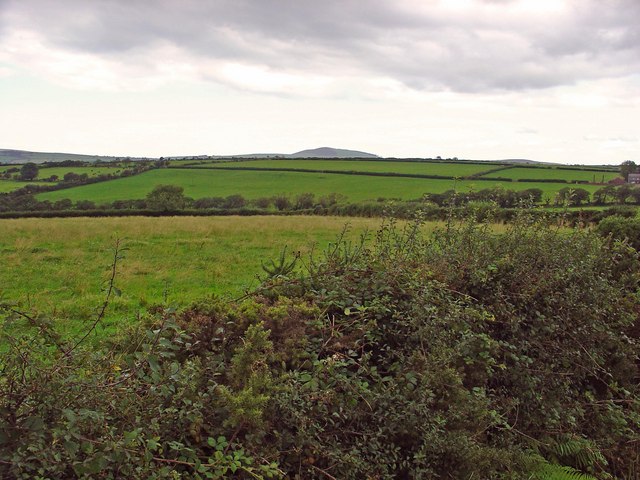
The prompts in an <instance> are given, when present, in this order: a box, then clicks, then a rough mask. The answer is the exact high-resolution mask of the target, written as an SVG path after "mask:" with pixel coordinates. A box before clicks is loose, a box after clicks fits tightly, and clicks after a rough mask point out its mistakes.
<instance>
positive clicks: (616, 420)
mask: <svg viewBox="0 0 640 480" xmlns="http://www.w3.org/2000/svg"><path fill="white" fill-rule="evenodd" d="M114 258H115V261H117V259H118V256H117V254H116V256H115V257H114ZM264 270H265V273H266V274H267V278H266V279H265V281H264V283H263V284H262V285H261V287H260V288H259V289H258V290H257V291H256V292H254V293H253V294H251V295H248V296H246V297H244V298H242V299H240V300H236V301H229V300H226V299H221V298H218V297H209V298H205V299H202V300H201V301H199V302H196V303H194V304H192V305H191V306H189V307H188V308H185V309H182V310H180V311H173V310H171V309H169V308H166V307H157V308H156V309H155V310H153V311H152V313H151V314H150V315H149V316H148V317H146V318H144V319H141V322H140V323H138V324H137V325H135V326H132V327H131V328H130V329H129V330H128V331H126V332H121V334H120V335H119V336H117V337H113V338H111V339H110V340H109V341H107V342H105V343H104V344H103V345H102V346H101V347H99V348H95V347H89V346H87V345H85V343H86V342H84V341H83V338H82V337H80V338H78V339H76V340H75V341H74V340H73V339H71V340H66V339H63V338H61V337H60V336H59V335H57V334H56V332H55V330H54V326H53V325H55V323H50V322H46V321H44V320H43V319H42V318H40V317H37V316H35V317H34V316H31V315H29V316H28V317H25V315H24V314H23V312H20V310H19V309H18V308H17V307H15V306H12V305H9V304H4V306H3V312H4V318H5V323H7V324H12V325H13V327H12V328H7V329H5V330H4V332H5V333H4V334H3V335H4V336H3V338H2V341H3V342H6V344H7V345H8V351H7V353H6V354H5V355H4V356H3V357H2V359H1V360H0V477H2V478H9V479H14V478H16V479H17V478H25V479H26V478H41V479H45V478H51V479H58V478H60V479H63V478H65V479H66V478H152V479H163V478H167V479H172V478H185V479H188V478H193V479H196V478H254V479H255V478H285V477H286V478H298V479H314V478H318V479H321V478H324V479H336V478H340V479H343V478H345V479H351V478H353V479H360V478H369V479H392V478H420V479H424V478H441V479H451V478H454V479H471V478H474V479H475V478H482V479H523V478H528V479H538V480H559V479H574V480H576V479H581V480H587V479H592V478H596V479H611V478H637V477H638V475H639V474H640V459H639V452H638V440H639V436H638V433H639V432H640V423H639V422H640V404H639V400H638V379H639V375H638V363H637V362H638V353H639V351H638V334H639V333H640V324H639V323H638V297H637V292H638V291H637V288H638V278H639V277H638V274H639V273H640V262H639V259H638V253H637V252H636V250H634V249H633V248H631V247H630V246H629V245H628V244H626V243H625V242H619V241H615V240H613V239H612V238H608V239H607V238H605V239H603V238H601V237H600V236H598V235H597V234H596V233H593V232H589V231H587V230H580V229H575V230H571V231H566V230H563V229H558V228H556V227H554V226H550V225H547V224H542V223H538V222H534V221H531V220H530V219H528V218H527V217H526V216H523V217H522V218H520V219H519V220H518V221H517V222H515V223H514V224H513V225H511V226H509V227H508V229H507V231H506V232H504V233H500V234H496V233H494V232H492V231H491V229H490V228H488V227H487V225H486V224H481V223H476V222H474V221H470V220H468V221H462V222H458V221H455V220H453V219H451V220H450V222H449V223H448V224H447V226H446V227H445V228H443V229H441V230H439V231H438V232H436V234H434V235H425V234H424V233H423V230H422V227H421V224H420V222H415V223H412V224H409V225H406V226H402V227H400V226H398V225H396V224H395V223H394V222H393V221H388V222H385V223H384V224H383V225H382V227H381V228H380V230H379V231H378V232H377V233H376V234H375V235H373V238H370V239H368V240H367V239H365V238H363V239H362V240H361V241H359V242H358V241H356V242H354V241H349V240H346V237H341V238H339V239H338V241H336V242H335V243H333V244H332V245H330V246H329V248H328V249H326V250H325V252H324V254H323V255H320V256H318V255H313V256H310V257H309V258H303V257H297V256H296V255H294V256H286V255H285V254H284V253H283V255H282V256H281V257H280V258H278V259H276V260H275V261H273V262H270V263H268V264H265V269H264ZM114 271H115V270H114ZM114 275H115V274H114ZM112 283H116V282H115V279H114V280H113V281H112ZM16 324H19V325H20V326H21V328H15V325H16ZM93 327H94V324H91V325H89V326H88V328H89V330H90V329H91V328H93ZM6 332H20V334H19V335H18V334H14V335H13V336H10V335H9V334H8V333H6Z"/></svg>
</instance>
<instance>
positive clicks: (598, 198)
mask: <svg viewBox="0 0 640 480" xmlns="http://www.w3.org/2000/svg"><path fill="white" fill-rule="evenodd" d="M614 194H615V187H614V186H613V185H607V186H605V187H602V188H600V189H598V190H596V191H595V192H594V193H593V201H594V203H595V204H596V205H604V204H605V203H607V197H613V196H614Z"/></svg>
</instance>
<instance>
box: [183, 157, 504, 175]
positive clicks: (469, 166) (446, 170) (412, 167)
mask: <svg viewBox="0 0 640 480" xmlns="http://www.w3.org/2000/svg"><path fill="white" fill-rule="evenodd" d="M175 165H179V164H175ZM194 166H196V167H210V168H264V169H269V168H279V169H286V168H293V169H304V170H329V171H331V170H333V171H343V172H350V171H351V172H375V173H402V174H413V175H438V176H446V177H467V176H470V175H476V174H479V173H482V172H487V171H490V170H494V169H496V168H499V167H500V166H501V165H496V164H477V163H475V164H474V163H462V162H458V163H445V162H401V161H367V160H304V159H300V160H297V159H296V160H247V161H232V162H214V163H212V162H209V163H203V164H197V165H194Z"/></svg>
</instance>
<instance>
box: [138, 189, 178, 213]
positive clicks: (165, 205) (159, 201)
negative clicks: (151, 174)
mask: <svg viewBox="0 0 640 480" xmlns="http://www.w3.org/2000/svg"><path fill="white" fill-rule="evenodd" d="M146 200H147V207H148V208H150V209H151V210H162V211H171V210H181V209H183V208H184V207H186V205H187V197H185V196H184V188H182V187H179V186H178V185H156V186H155V187H154V188H153V190H151V192H149V193H148V194H147V197H146Z"/></svg>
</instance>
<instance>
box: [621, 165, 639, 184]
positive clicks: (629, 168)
mask: <svg viewBox="0 0 640 480" xmlns="http://www.w3.org/2000/svg"><path fill="white" fill-rule="evenodd" d="M637 171H638V166H637V165H636V162H634V161H633V160H625V161H624V162H622V163H621V164H620V175H622V177H623V178H624V179H625V181H626V180H629V174H630V173H636V172H637Z"/></svg>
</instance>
